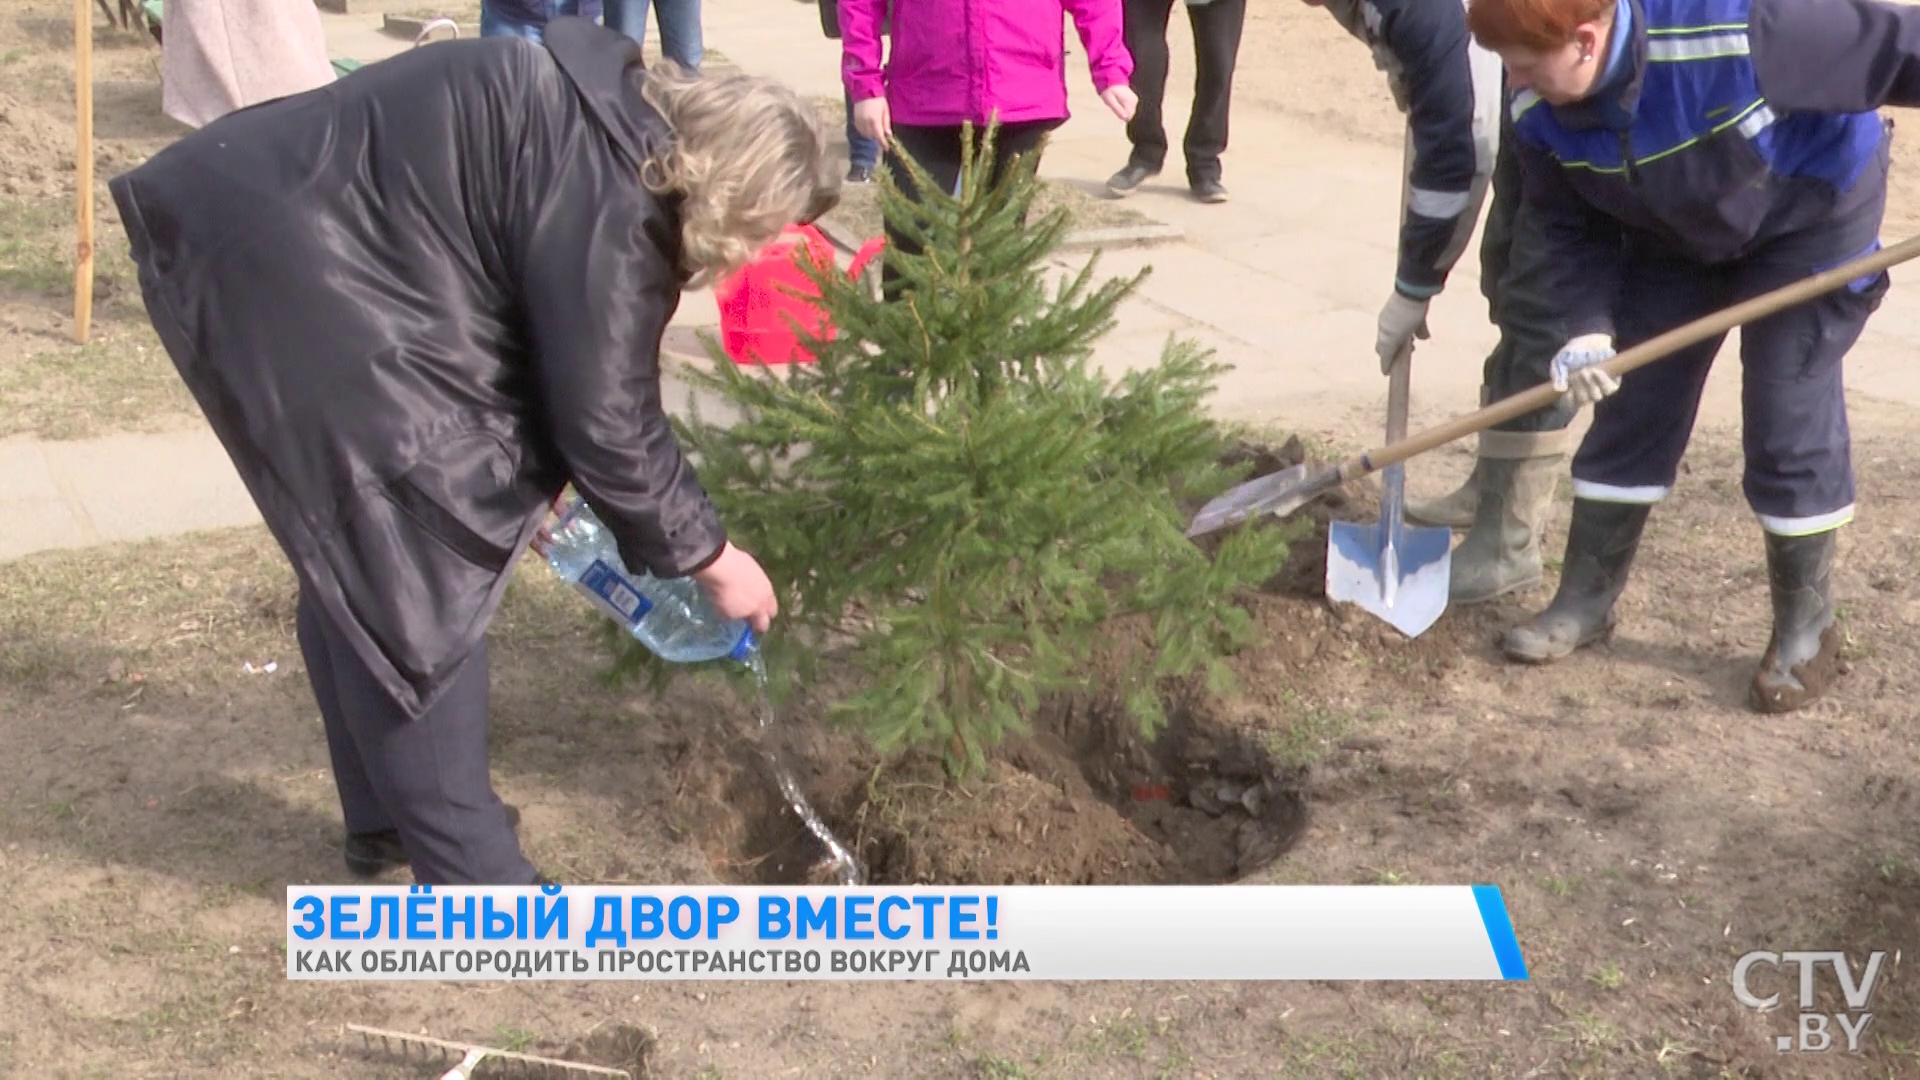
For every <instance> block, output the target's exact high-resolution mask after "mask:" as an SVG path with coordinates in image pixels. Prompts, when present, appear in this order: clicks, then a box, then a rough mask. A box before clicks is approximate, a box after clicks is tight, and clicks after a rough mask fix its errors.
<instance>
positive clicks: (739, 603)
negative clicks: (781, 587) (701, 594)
mask: <svg viewBox="0 0 1920 1080" xmlns="http://www.w3.org/2000/svg"><path fill="white" fill-rule="evenodd" d="M693 580H695V581H697V582H699V583H700V586H701V588H704V589H706V590H707V597H708V598H709V599H711V600H712V601H713V607H714V610H716V611H718V612H719V613H720V614H721V616H722V617H724V618H728V619H745V620H746V621H747V623H748V625H750V626H752V627H753V632H754V633H756V634H764V633H766V632H767V627H768V626H770V625H772V624H773V618H774V616H776V615H778V614H780V601H779V599H778V598H777V597H775V596H774V595H773V582H771V581H768V580H767V572H766V571H765V570H762V569H761V568H760V564H759V562H757V561H756V560H755V559H754V557H753V556H751V555H749V554H747V553H746V552H744V551H741V550H740V549H739V548H737V547H734V546H733V544H732V542H728V544H727V546H726V547H724V548H722V549H721V550H720V557H719V558H717V559H715V560H713V562H712V563H710V564H709V565H708V566H707V568H706V569H705V570H702V571H700V572H699V573H697V574H694V575H693Z"/></svg>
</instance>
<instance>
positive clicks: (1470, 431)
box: [1187, 236, 1920, 563]
mask: <svg viewBox="0 0 1920 1080" xmlns="http://www.w3.org/2000/svg"><path fill="white" fill-rule="evenodd" d="M1916 255H1920V236H1916V237H1913V238H1912V239H1909V240H1903V241H1901V242H1900V243H1898V244H1895V245H1894V246H1892V247H1890V248H1882V249H1881V250H1879V251H1876V252H1874V253H1873V254H1871V255H1866V256H1863V257H1861V258H1859V259H1855V260H1854V261H1853V262H1850V263H1845V264H1843V265H1840V266H1836V267H1834V268H1833V269H1831V270H1827V271H1823V272H1821V273H1818V274H1815V275H1813V276H1812V277H1809V278H1807V279H1805V280H1804V281H1796V282H1794V283H1793V284H1791V285H1785V286H1782V287H1781V288H1778V289H1775V290H1773V291H1772V292H1769V293H1762V294H1761V295H1759V296H1756V297H1754V298H1753V299H1751V300H1746V301H1742V302H1741V303H1738V304H1735V305H1733V306H1732V307H1730V308H1725V309H1723V310H1721V311H1717V312H1715V313H1713V314H1712V315H1708V316H1705V317H1703V318H1699V319H1695V320H1694V321H1693V322H1690V323H1687V324H1685V325H1683V326H1679V327H1675V328H1674V329H1672V330H1669V331H1667V332H1666V333H1664V334H1661V335H1660V336H1659V337H1656V338H1652V339H1650V340H1648V341H1645V342H1642V343H1641V344H1639V345H1635V346H1634V347H1633V348H1631V349H1628V350H1626V351H1625V352H1623V353H1620V354H1618V355H1617V356H1614V357H1613V358H1612V359H1610V360H1608V361H1607V362H1605V363H1603V364H1601V365H1599V367H1600V368H1601V370H1603V371H1605V372H1607V373H1608V374H1610V375H1612V376H1614V377H1616V378H1618V377H1619V376H1621V375H1624V374H1626V373H1627V372H1629V371H1632V370H1633V369H1635V368H1639V367H1644V366H1646V365H1647V364H1650V363H1652V362H1654V361H1655V360H1660V359H1663V358H1665V357H1666V356H1668V355H1670V354H1672V353H1675V352H1678V351H1680V350H1681V349H1684V348H1686V347H1687V346H1689V345H1695V344H1698V343H1700V342H1702V341H1706V340H1707V339H1709V338H1712V337H1715V336H1717V335H1719V334H1724V333H1726V332H1727V331H1729V330H1732V329H1733V328H1734V327H1737V326H1740V325H1743V324H1745V323H1749V322H1752V321H1753V320H1755V319H1761V318H1765V317H1766V316H1768V315H1772V314H1774V313H1775V312H1778V311H1784V310H1785V309H1787V308H1790V307H1792V306H1793V305H1795V304H1799V303H1804V302H1805V301H1808V300H1811V299H1813V298H1814V297H1816V296H1820V295H1822V294H1825V293H1830V292H1832V291H1833V290H1835V289H1838V288H1840V287H1842V286H1844V285H1846V284H1848V283H1849V282H1853V281H1858V280H1860V279H1861V278H1864V277H1871V276H1872V275H1874V274H1878V273H1880V272H1881V271H1882V270H1885V269H1887V268H1888V267H1891V266H1895V265H1897V264H1899V263H1903V262H1906V261H1907V260H1909V259H1911V258H1913V257H1914V256H1916ZM1559 397H1560V392H1559V391H1557V390H1555V389H1554V388H1553V384H1552V383H1541V384H1540V385H1539V386H1536V387H1533V388H1532V389H1530V390H1525V391H1522V392H1520V393H1518V394H1515V395H1513V396H1512V397H1509V398H1504V399H1502V400H1500V401H1497V402H1495V403H1493V404H1492V405H1488V406H1487V407H1486V408H1483V409H1480V410H1479V411H1477V412H1471V413H1468V414H1467V415H1465V416H1462V417H1459V418H1457V419H1454V420H1449V421H1447V422H1446V423H1444V424H1440V425H1438V426H1437V427H1431V428H1428V429H1427V430H1425V431H1422V432H1420V433H1419V434H1418V435H1414V436H1413V437H1411V438H1406V439H1400V440H1398V441H1392V437H1391V436H1389V440H1390V441H1389V443H1388V445H1386V446H1382V447H1379V448H1377V449H1373V450H1369V451H1367V452H1366V453H1364V454H1356V455H1354V456H1353V457H1350V458H1348V459H1347V460H1345V461H1342V462H1338V463H1333V464H1325V465H1316V466H1313V467H1311V468H1309V467H1308V466H1306V465H1304V464H1303V465H1295V466H1294V467H1292V468H1290V469H1282V470H1281V471H1279V472H1276V473H1270V474H1268V475H1266V476H1262V477H1260V478H1258V479H1255V480H1249V481H1247V482H1246V483H1244V484H1241V485H1240V486H1239V487H1236V488H1234V489H1233V490H1231V491H1229V492H1227V493H1226V494H1224V495H1221V496H1219V497H1218V498H1216V499H1214V500H1213V501H1212V502H1210V503H1208V504H1207V505H1205V506H1203V507H1201V508H1200V512H1199V513H1198V514H1195V515H1194V518H1193V521H1192V523H1191V524H1189V525H1188V526H1187V536H1189V537H1196V536H1204V535H1206V534H1207V533H1211V532H1217V531H1219V530H1221V529H1224V528H1227V527H1228V526H1230V525H1237V524H1239V523H1241V522H1243V521H1248V520H1251V519H1253V518H1258V517H1264V516H1266V515H1268V514H1272V515H1274V516H1276V517H1285V516H1286V515H1288V514H1291V513H1293V512H1294V511H1295V510H1298V509H1300V507H1302V506H1305V505H1306V504H1307V503H1308V502H1309V501H1311V500H1312V499H1313V498H1315V497H1316V496H1318V495H1320V494H1321V493H1323V492H1327V491H1331V490H1333V489H1334V488H1337V487H1339V486H1340V485H1342V484H1345V483H1347V482H1349V481H1352V480H1357V479H1359V478H1361V477H1363V476H1371V475H1372V474H1373V473H1375V472H1378V471H1379V470H1381V469H1385V468H1388V467H1390V466H1394V465H1398V464H1400V463H1401V462H1403V461H1406V460H1407V459H1408V458H1410V457H1415V456H1417V455H1419V454H1424V453H1426V452H1427V451H1429V450H1433V449H1436V448H1438V447H1442V446H1445V445H1447V444H1448V443H1450V442H1454V441H1456V440H1458V439H1464V438H1466V437H1467V436H1469V435H1475V434H1478V433H1480V432H1482V431H1485V430H1486V429H1488V428H1490V427H1492V426H1494V425H1495V424H1499V423H1502V422H1504V421H1507V420H1512V419H1514V418H1515V417H1520V416H1525V415H1526V414H1527V413H1530V412H1532V411H1534V410H1535V409H1539V408H1543V407H1545V406H1547V405H1551V404H1553V403H1554V401H1555V400H1556V399H1558V398H1559ZM1400 558H1401V560H1402V562H1403V563H1404V562H1405V561H1406V559H1407V556H1406V555H1405V554H1404V553H1403V554H1402V555H1401V556H1400Z"/></svg>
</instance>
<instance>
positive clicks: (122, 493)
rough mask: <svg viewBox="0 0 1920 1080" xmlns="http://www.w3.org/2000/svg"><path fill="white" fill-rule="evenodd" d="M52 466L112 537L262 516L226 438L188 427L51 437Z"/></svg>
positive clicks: (126, 537) (105, 535)
mask: <svg viewBox="0 0 1920 1080" xmlns="http://www.w3.org/2000/svg"><path fill="white" fill-rule="evenodd" d="M43 445H44V448H45V451H46V456H47V462H48V468H49V469H50V470H51V472H52V474H53V476H54V477H55V479H56V480H57V481H59V482H60V483H61V484H62V486H63V488H64V489H65V490H66V491H67V492H68V493H69V494H70V496H71V498H72V499H74V500H76V501H77V502H78V504H79V505H80V506H82V507H84V509H85V513H86V515H87V517H89V518H90V519H91V520H92V522H93V524H94V527H95V529H96V530H98V534H99V538H100V540H102V541H104V542H108V543H112V542H116V541H121V540H138V539H142V538H145V537H149V536H167V535H171V534H174V533H182V532H191V531H194V530H196V529H213V528H223V527H226V526H231V525H251V524H254V523H256V522H258V521H259V520H260V515H259V512H258V511H257V510H256V509H255V508H254V505H253V499H252V497H251V496H250V495H248V494H247V489H246V487H245V486H244V485H242V484H241V483H240V478H239V476H238V475H237V474H236V473H235V472H234V470H233V464H232V462H231V461H230V460H228V458H227V454H226V451H225V449H224V448H222V447H221V445H220V443H219V440H218V439H216V438H214V437H213V435H212V434H211V433H210V432H204V431H199V430H187V431H180V432H170V433H166V434H156V435H109V436H105V437H103V438H98V439H87V440H84V441H78V442H53V443H45V444H43Z"/></svg>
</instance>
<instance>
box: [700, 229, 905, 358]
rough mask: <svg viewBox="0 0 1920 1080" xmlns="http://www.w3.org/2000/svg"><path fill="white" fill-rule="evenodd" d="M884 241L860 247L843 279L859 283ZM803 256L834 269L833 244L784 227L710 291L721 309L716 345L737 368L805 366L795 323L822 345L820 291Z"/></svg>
mask: <svg viewBox="0 0 1920 1080" xmlns="http://www.w3.org/2000/svg"><path fill="white" fill-rule="evenodd" d="M885 246H886V240H885V239H884V238H882V237H875V238H874V239H872V240H869V241H867V242H866V243H865V244H862V245H861V246H860V250H859V252H858V253H856V254H855V255H854V257H853V265H852V266H851V267H849V268H848V270H847V273H848V275H849V276H851V277H859V276H860V273H861V271H863V270H865V269H866V267H867V263H869V262H871V261H872V260H873V257H874V256H876V255H878V254H880V251H881V249H882V248H883V247H885ZM803 253H810V254H811V255H812V257H813V260H814V261H815V262H816V263H818V264H819V265H821V266H831V265H834V256H833V242H832V241H830V240H828V239H827V238H826V237H825V236H824V235H822V234H821V232H820V230H818V229H816V228H814V227H813V226H811V225H789V226H787V228H786V229H784V230H783V231H782V232H781V234H780V236H779V237H778V238H777V239H775V240H774V242H773V243H771V244H768V245H767V247H766V249H765V250H763V251H762V252H761V253H760V256H759V258H757V259H755V260H754V261H753V262H751V263H748V264H747V265H746V266H744V267H741V268H740V269H739V270H738V271H736V272H735V273H734V274H733V275H732V276H731V277H728V278H726V279H725V280H723V281H721V282H720V283H719V284H717V285H715V286H714V290H713V298H714V300H715V301H716V302H717V303H718V304H719V306H720V344H721V347H722V348H724V349H725V350H726V352H727V355H728V356H729V357H731V358H732V359H733V362H734V363H736V364H792V363H799V364H806V363H811V362H812V361H813V353H812V352H810V351H808V349H807V348H806V347H805V346H804V345H802V344H801V339H800V337H799V336H798V335H797V334H795V332H794V327H793V325H792V324H790V323H789V322H788V320H789V319H791V320H792V322H793V323H797V324H798V325H799V327H800V328H801V329H802V330H804V331H810V332H811V333H812V334H813V335H814V336H815V337H818V338H820V339H822V340H827V339H831V338H832V337H833V326H832V324H831V323H830V322H829V320H828V319H827V313H826V312H825V311H823V310H821V308H820V305H819V296H820V290H819V289H817V288H815V287H814V284H813V282H812V281H810V280H809V279H808V278H807V271H806V266H805V263H803V262H802V261H801V260H802V259H803V258H805V257H806V255H805V254H803Z"/></svg>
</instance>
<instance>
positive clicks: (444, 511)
mask: <svg viewBox="0 0 1920 1080" xmlns="http://www.w3.org/2000/svg"><path fill="white" fill-rule="evenodd" d="M521 459H522V454H521V453H520V451H519V448H518V447H517V446H515V445H513V444H512V443H511V442H510V441H509V440H507V439H506V438H504V437H502V436H499V435H497V434H494V433H491V432H485V431H475V430H472V429H468V430H465V431H456V432H453V433H450V434H449V435H447V436H445V437H444V438H442V439H440V440H439V441H438V442H437V443H436V444H435V445H434V447H433V449H432V450H431V451H429V452H428V453H427V454H426V455H425V456H424V457H422V458H421V459H420V460H419V461H417V462H416V463H415V464H414V465H413V466H412V467H411V468H409V469H407V470H406V471H405V472H403V473H401V474H400V475H398V476H396V477H394V478H392V479H390V480H386V481H377V482H375V483H372V484H369V485H367V486H364V487H362V488H361V489H360V491H359V492H358V494H357V495H356V496H355V498H354V502H353V505H352V506H351V507H350V508H348V510H347V513H346V514H344V515H343V516H342V518H341V519H340V520H339V522H338V523H337V525H336V531H335V535H334V555H333V556H332V561H333V563H334V566H335V570H336V573H337V574H338V575H339V577H340V579H341V582H342V586H343V588H344V590H345V591H346V592H347V594H348V603H349V605H350V606H351V607H352V608H353V609H354V611H355V613H356V614H357V616H358V617H359V619H360V620H361V622H362V624H363V625H364V626H365V627H366V629H367V630H368V632H369V634H370V635H371V636H372V637H373V638H374V640H375V641H377V642H378V643H379V645H380V648H381V650H382V651H383V652H384V653H385V654H386V656H387V658H388V660H389V661H390V662H391V663H392V664H393V666H394V667H395V668H396V669H397V670H398V671H399V672H400V673H401V675H402V676H403V677H404V678H406V679H407V680H408V681H410V682H412V683H414V684H415V685H416V686H426V685H430V684H432V683H434V682H435V681H436V680H437V679H439V678H440V677H441V676H442V675H444V674H445V673H446V672H447V671H448V670H450V669H451V668H452V666H454V665H456V664H458V663H460V662H461V661H462V660H464V659H465V657H466V654H467V652H468V651H469V650H470V649H471V647H472V644H473V642H474V641H475V640H476V639H477V638H478V636H479V633H480V631H481V629H482V626H481V623H482V621H483V619H484V617H485V616H487V615H488V614H489V613H490V611H491V608H490V604H491V603H492V601H493V598H494V597H495V595H496V594H497V593H498V591H499V588H500V585H501V582H502V580H503V578H504V576H505V574H506V572H507V570H508V567H509V565H510V564H511V563H512V561H513V556H514V553H515V550H516V549H517V545H518V542H519V540H520V538H521V536H522V534H523V533H524V532H525V531H526V527H527V525H528V523H529V521H530V520H531V517H532V515H533V514H535V513H537V512H539V511H540V509H541V508H542V507H543V506H544V505H545V504H546V501H547V498H548V497H549V496H550V495H551V492H547V491H545V485H543V484H542V483H540V482H539V481H538V479H536V478H535V477H532V476H530V475H527V474H526V473H525V471H524V470H523V469H522V468H521V464H522V461H521Z"/></svg>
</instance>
